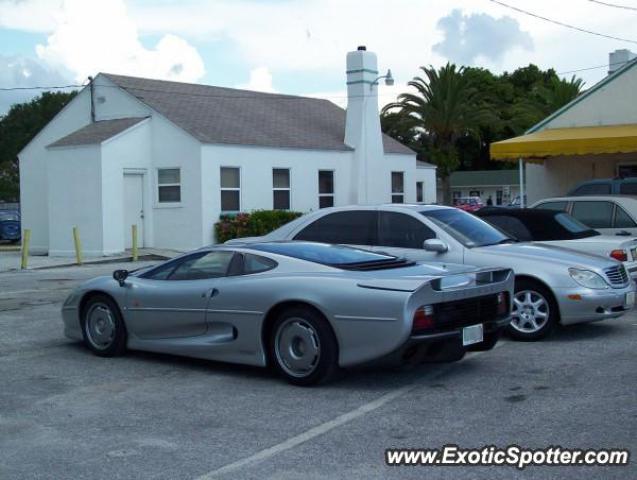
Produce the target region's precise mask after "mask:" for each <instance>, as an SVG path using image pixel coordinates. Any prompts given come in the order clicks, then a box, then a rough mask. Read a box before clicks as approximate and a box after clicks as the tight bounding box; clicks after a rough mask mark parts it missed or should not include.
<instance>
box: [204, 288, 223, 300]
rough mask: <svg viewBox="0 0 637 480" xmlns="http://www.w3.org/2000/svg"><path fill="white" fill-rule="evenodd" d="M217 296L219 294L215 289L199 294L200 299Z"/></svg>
mask: <svg viewBox="0 0 637 480" xmlns="http://www.w3.org/2000/svg"><path fill="white" fill-rule="evenodd" d="M218 294H219V290H217V289H216V288H211V289H210V290H208V291H206V292H204V293H202V294H201V296H202V297H204V298H205V297H210V298H212V297H214V296H216V295H218Z"/></svg>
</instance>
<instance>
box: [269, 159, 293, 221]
mask: <svg viewBox="0 0 637 480" xmlns="http://www.w3.org/2000/svg"><path fill="white" fill-rule="evenodd" d="M275 170H287V172H288V186H287V187H275V186H274V172H275ZM275 192H288V208H277V207H276V206H275V205H274V193H275ZM272 210H281V211H283V212H289V211H291V210H292V169H291V168H289V167H272Z"/></svg>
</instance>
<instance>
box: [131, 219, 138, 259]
mask: <svg viewBox="0 0 637 480" xmlns="http://www.w3.org/2000/svg"><path fill="white" fill-rule="evenodd" d="M132 230H133V262H136V261H137V225H133V226H132Z"/></svg>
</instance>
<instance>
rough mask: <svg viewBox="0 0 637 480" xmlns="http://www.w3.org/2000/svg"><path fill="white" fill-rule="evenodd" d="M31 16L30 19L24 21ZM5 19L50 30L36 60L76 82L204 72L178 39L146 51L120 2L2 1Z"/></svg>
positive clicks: (193, 76)
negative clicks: (115, 76)
mask: <svg viewBox="0 0 637 480" xmlns="http://www.w3.org/2000/svg"><path fill="white" fill-rule="evenodd" d="M0 1H2V0H0ZM27 5H28V8H27ZM55 7H57V10H53V9H54V8H55ZM40 9H43V11H40ZM31 14H33V16H34V19H33V20H32V21H28V20H25V19H27V18H28V17H29V15H31ZM3 15H6V18H3V20H2V23H1V24H0V25H2V26H10V27H11V28H16V27H17V28H22V29H30V28H32V29H44V30H47V31H50V35H49V36H48V38H47V41H46V44H44V45H37V47H36V53H37V56H38V58H39V59H40V60H42V61H43V62H45V63H46V64H48V65H50V66H53V67H54V68H63V69H66V70H69V71H71V72H73V75H74V77H75V81H77V82H81V81H84V80H85V79H86V77H88V76H89V75H95V74H96V73H97V72H100V71H103V72H110V73H123V74H129V75H138V76H146V77H152V78H163V79H170V80H177V81H188V82H195V81H197V80H200V79H201V78H202V77H203V75H204V73H205V69H204V63H203V60H202V58H201V56H200V55H199V53H198V52H197V50H196V49H195V48H194V47H193V46H192V45H190V44H189V43H188V42H187V41H186V40H184V39H183V38H182V37H180V36H177V35H174V34H167V35H163V36H162V37H161V38H160V40H159V41H158V42H157V44H156V45H155V46H154V47H153V48H146V47H144V46H143V45H142V44H141V42H140V40H139V33H138V30H137V26H136V24H135V22H134V21H133V19H132V18H131V17H130V16H129V15H128V12H127V9H126V5H125V3H124V0H101V1H100V2H93V1H89V0H65V1H64V2H62V3H60V2H55V1H53V0H36V1H35V2H31V1H22V2H13V1H11V2H8V1H7V0H4V1H2V3H0V17H2V16H3ZM7 18H8V19H9V20H7ZM7 24H8V25H7Z"/></svg>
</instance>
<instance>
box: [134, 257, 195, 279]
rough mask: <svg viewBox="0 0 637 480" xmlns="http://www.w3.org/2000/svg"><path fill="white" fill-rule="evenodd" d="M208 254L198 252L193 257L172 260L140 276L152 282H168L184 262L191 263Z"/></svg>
mask: <svg viewBox="0 0 637 480" xmlns="http://www.w3.org/2000/svg"><path fill="white" fill-rule="evenodd" d="M205 254H206V252H197V253H193V254H191V255H186V256H183V257H180V258H176V259H174V260H170V261H168V262H166V263H164V264H163V265H159V266H158V267H155V268H153V269H151V270H149V271H148V272H146V273H143V274H142V275H140V277H141V278H149V279H152V280H167V279H168V277H169V276H170V274H171V273H173V271H174V270H175V268H177V267H178V266H179V265H181V264H182V263H184V262H187V261H190V260H191V259H193V258H200V257H202V256H204V255H205Z"/></svg>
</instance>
